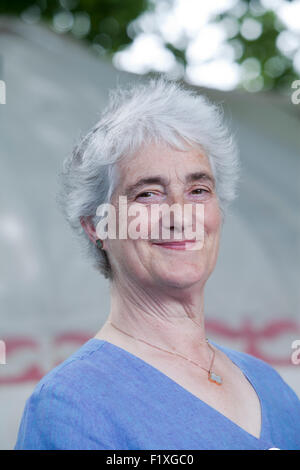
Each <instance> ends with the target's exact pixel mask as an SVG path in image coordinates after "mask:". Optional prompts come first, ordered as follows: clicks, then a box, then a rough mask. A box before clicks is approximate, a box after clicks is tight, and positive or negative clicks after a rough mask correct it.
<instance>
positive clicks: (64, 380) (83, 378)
mask: <svg viewBox="0 0 300 470" xmlns="http://www.w3.org/2000/svg"><path fill="white" fill-rule="evenodd" d="M103 346H104V341H101V340H96V339H95V340H94V339H91V340H88V341H87V342H86V343H84V344H83V345H82V346H81V347H80V348H79V349H78V350H77V351H75V352H74V353H73V354H72V355H71V356H69V357H68V358H67V359H66V360H64V361H63V362H62V363H61V364H59V365H58V366H56V367H55V368H53V369H52V370H51V371H50V372H48V373H47V374H46V375H45V376H44V377H43V378H42V379H41V380H40V381H39V382H38V383H37V384H36V385H35V387H34V389H33V391H32V393H31V395H30V396H29V398H28V399H27V400H26V403H25V408H24V412H23V415H22V419H21V423H20V427H19V432H18V438H17V442H16V446H15V449H55V448H70V449H73V448H78V449H81V448H90V449H93V448H95V446H96V448H101V445H102V444H101V442H97V443H95V442H94V441H93V440H89V438H88V437H87V436H90V429H89V427H93V426H94V427H96V426H98V427H99V423H98V422H97V423H96V421H97V419H100V417H101V419H103V420H104V418H103V416H104V415H105V410H106V408H107V407H109V403H107V402H108V401H109V396H110V395H109V393H108V391H109V389H110V388H111V387H110V385H109V381H108V380H106V378H105V377H107V376H108V375H109V374H106V373H105V372H106V371H107V370H108V368H109V367H110V364H107V361H106V360H103V359H104V358H105V359H106V356H104V355H103V354H102V353H101V351H102V348H103ZM108 357H109V356H108ZM100 405H101V406H100ZM95 410H97V413H96V412H95ZM82 416H85V417H86V419H83V418H82ZM74 423H77V424H76V425H74ZM106 427H108V425H106ZM100 440H101V433H100ZM103 445H104V444H103ZM81 446H83V447H81ZM99 446H100V447H99ZM103 448H110V443H109V442H106V443H105V447H103Z"/></svg>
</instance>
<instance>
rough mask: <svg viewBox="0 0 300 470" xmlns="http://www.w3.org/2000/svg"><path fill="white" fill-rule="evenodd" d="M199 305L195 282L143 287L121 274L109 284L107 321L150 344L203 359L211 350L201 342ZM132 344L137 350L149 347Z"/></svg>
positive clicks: (201, 291)
mask: <svg viewBox="0 0 300 470" xmlns="http://www.w3.org/2000/svg"><path fill="white" fill-rule="evenodd" d="M203 305H204V286H203V285H199V283H197V284H195V285H192V286H189V287H188V288H187V287H185V288H178V287H176V288H170V287H169V286H168V287H167V288H166V287H165V288H163V287H162V286H156V287H153V285H151V287H147V286H145V285H144V284H143V286H142V285H138V284H137V283H136V282H133V281H132V280H131V279H130V277H127V278H126V279H125V278H124V276H122V279H120V278H119V279H118V278H116V279H115V280H114V281H113V282H112V283H111V310H110V314H109V316H108V321H111V322H112V323H113V324H114V325H116V326H117V327H118V328H120V329H122V330H123V331H125V332H126V333H128V334H130V335H133V336H135V337H136V338H140V339H143V340H145V341H147V342H149V343H151V344H152V345H155V346H158V347H161V348H164V349H166V350H168V351H171V352H175V351H176V352H178V353H180V354H182V355H184V356H185V357H188V358H189V359H191V360H194V361H196V362H197V361H199V360H200V359H201V358H202V359H204V360H205V362H207V361H209V358H210V357H211V351H209V348H208V346H207V344H206V342H205V338H206V334H205V325H204V316H203ZM120 335H123V333H121V332H120ZM123 336H124V335H123ZM126 337H127V335H126ZM127 338H128V337H127ZM132 341H133V342H134V341H135V340H133V339H132ZM135 343H139V344H138V345H137V348H139V350H144V349H145V348H146V349H147V351H149V348H150V349H151V347H150V346H148V345H144V344H142V346H141V343H140V342H139V341H138V342H135ZM141 348H142V349H141ZM143 348H144V349H143ZM165 354H166V353H164V355H165Z"/></svg>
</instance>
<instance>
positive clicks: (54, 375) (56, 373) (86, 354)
mask: <svg viewBox="0 0 300 470" xmlns="http://www.w3.org/2000/svg"><path fill="white" fill-rule="evenodd" d="M104 344H105V341H103V340H101V339H96V338H91V339H89V340H87V341H86V342H85V343H84V344H82V346H80V347H79V348H78V349H77V350H76V351H74V352H73V353H72V354H71V355H70V356H68V357H67V358H66V359H65V360H64V361H63V362H61V363H60V364H58V365H57V366H56V367H54V368H53V369H51V370H50V371H49V372H48V373H47V374H45V375H44V376H43V377H42V378H41V379H40V381H39V382H38V383H37V384H36V385H35V387H34V391H33V393H35V394H36V393H39V392H40V391H41V390H44V391H45V390H47V389H48V388H51V387H53V386H60V387H64V386H65V387H68V386H71V387H72V388H74V387H76V383H78V384H80V386H81V390H82V386H83V385H85V386H87V385H88V384H89V383H90V382H91V381H93V379H94V380H98V381H99V375H102V376H104V375H105V371H106V370H108V369H110V368H111V364H108V363H107V360H109V357H108V356H107V355H106V354H105V348H104ZM82 379H83V380H82Z"/></svg>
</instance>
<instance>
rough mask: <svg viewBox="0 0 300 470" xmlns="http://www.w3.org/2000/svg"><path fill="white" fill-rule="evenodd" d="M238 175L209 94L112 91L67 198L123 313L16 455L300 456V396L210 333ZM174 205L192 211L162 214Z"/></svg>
mask: <svg viewBox="0 0 300 470" xmlns="http://www.w3.org/2000/svg"><path fill="white" fill-rule="evenodd" d="M238 173H239V159H238V152H237V148H236V144H235V141H234V139H233V138H232V136H231V134H230V132H229V130H228V128H227V126H226V125H225V122H224V118H223V112H222V110H221V109H220V108H219V107H218V106H217V105H215V104H213V103H211V102H210V101H209V100H208V99H207V98H205V97H203V96H201V95H198V94H197V93H196V92H194V91H191V90H189V89H186V88H185V87H184V86H183V85H181V84H179V83H177V82H172V81H167V80H166V79H164V78H162V77H158V78H156V79H153V78H152V79H150V80H148V81H147V82H146V83H145V84H143V82H141V83H137V84H135V85H134V86H131V87H128V88H119V89H116V90H115V92H113V93H111V95H110V101H109V105H108V107H107V108H106V109H105V110H104V112H103V115H102V118H101V120H100V121H99V122H98V123H97V124H96V126H95V127H94V128H93V129H92V130H91V131H90V132H89V133H88V135H87V136H86V137H85V138H83V140H82V141H81V142H80V144H79V145H78V146H77V147H76V149H75V151H74V152H73V155H72V157H71V158H69V159H67V161H66V162H65V165H64V167H63V171H62V183H63V191H62V197H61V201H62V203H63V207H64V211H65V214H66V216H67V218H68V220H69V222H70V223H71V225H72V226H73V227H74V228H75V229H77V230H79V232H80V234H81V236H82V240H83V241H84V242H85V244H86V248H87V249H88V252H89V254H90V255H91V256H92V257H93V260H94V264H95V267H96V268H97V270H98V271H99V272H101V273H102V274H103V275H104V276H105V277H106V278H108V279H109V280H110V289H111V310H110V312H109V315H108V317H107V320H106V321H105V323H104V325H103V326H102V328H101V329H100V330H99V332H97V333H96V334H95V336H94V337H93V338H91V339H89V340H88V341H87V342H86V343H85V344H83V345H82V347H81V348H80V349H79V350H77V351H76V352H75V353H74V354H73V355H72V356H70V357H69V358H67V359H66V360H65V361H64V362H63V363H61V364H60V365H58V366H57V367H56V368H54V369H53V370H52V371H50V372H49V373H48V374H47V375H46V376H45V377H43V379H42V380H41V381H40V382H39V383H38V384H37V385H36V387H35V389H34V391H33V393H32V395H31V396H30V397H29V399H28V400H27V402H26V407H25V410H24V414H23V418H22V422H21V425H20V429H19V434H18V440H17V443H16V446H15V449H122V450H126V449H127V450H128V449H270V448H279V449H300V401H299V399H298V398H297V396H296V394H295V393H294V392H293V391H292V389H291V388H290V387H289V386H288V385H287V384H286V383H285V382H284V381H283V380H282V378H281V377H280V375H279V374H278V373H277V372H276V371H275V370H274V369H273V368H272V367H270V366H269V365H268V364H266V363H265V362H263V361H261V360H259V359H257V358H255V357H253V356H250V355H247V354H245V353H242V352H238V351H234V350H232V349H229V348H227V347H223V346H220V345H218V344H216V343H215V342H214V341H212V340H208V339H207V337H206V330H205V320H204V287H205V284H206V281H207V279H208V278H209V276H210V275H211V273H212V272H213V270H214V267H215V265H216V261H217V257H218V249H219V242H220V236H221V231H222V226H223V222H224V218H225V216H226V209H227V207H228V205H229V203H230V202H231V201H232V200H233V199H234V197H235V194H236V184H237V179H238ZM104 203H106V204H107V206H103V204H104ZM125 203H126V208H125V209H126V211H125V212H124V204H125ZM108 204H109V205H108ZM163 205H164V207H169V208H171V207H173V208H174V207H176V208H177V209H178V207H179V208H181V209H185V207H186V206H189V207H190V208H192V210H191V211H190V213H189V214H188V211H187V212H186V213H185V212H184V211H183V210H182V211H181V212H180V211H178V210H177V211H175V210H172V211H170V213H169V217H166V216H165V214H163V211H161V212H160V211H157V212H156V213H154V211H152V209H153V208H154V207H156V208H161V207H162V206H163ZM99 207H100V209H99ZM103 207H105V208H106V212H105V211H103ZM107 208H112V209H113V210H108V209H107ZM138 209H140V212H141V216H140V217H138V218H135V217H134V214H135V213H136V212H138V211H137V210H138ZM196 209H200V210H198V211H197V210H196ZM104 214H106V215H104ZM108 214H109V215H108ZM124 214H125V215H124ZM105 217H106V219H105ZM105 220H106V222H105V223H106V228H108V230H106V232H105V230H104V226H103V225H102V226H101V222H103V221H105ZM198 222H199V224H198ZM132 224H133V225H132ZM134 224H135V228H136V230H135V231H134V230H133V226H134ZM197 224H198V225H197ZM196 226H197V230H196V229H195V227H196ZM124 227H125V228H124ZM130 227H131V234H130V233H129V232H130V230H129V228H130ZM110 228H111V230H109V229H110ZM150 228H151V230H150ZM187 228H189V229H190V231H189V232H188V236H187V235H185V233H186V229H187ZM114 229H116V230H114ZM152 229H153V231H154V232H155V233H156V235H155V236H153V231H152ZM155 229H156V230H155ZM163 229H164V230H163ZM121 232H122V236H120V233H121ZM163 232H164V233H167V235H168V236H167V237H166V236H163ZM145 233H146V234H147V236H142V234H145ZM139 234H140V236H139ZM136 235H137V236H136ZM254 295H255V293H254ZM83 313H84V312H83Z"/></svg>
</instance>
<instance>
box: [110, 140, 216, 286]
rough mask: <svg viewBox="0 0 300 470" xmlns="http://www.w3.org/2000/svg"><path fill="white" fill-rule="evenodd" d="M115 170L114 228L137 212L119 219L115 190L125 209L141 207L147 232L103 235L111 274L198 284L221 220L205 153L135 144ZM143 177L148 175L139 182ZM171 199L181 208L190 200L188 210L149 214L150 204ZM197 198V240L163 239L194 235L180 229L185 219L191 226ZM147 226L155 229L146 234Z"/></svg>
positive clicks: (208, 267) (207, 269) (210, 261)
mask: <svg viewBox="0 0 300 470" xmlns="http://www.w3.org/2000/svg"><path fill="white" fill-rule="evenodd" d="M118 171H119V183H118V185H117V187H116V190H115V192H114V194H113V199H112V203H113V205H114V206H115V208H116V216H117V217H116V226H117V233H118V232H119V229H120V226H119V223H121V225H123V224H124V222H126V223H127V226H128V228H129V226H130V224H131V223H132V221H133V220H134V219H135V220H136V221H137V218H136V217H134V216H132V215H131V216H126V219H127V220H126V221H125V220H124V218H123V219H121V222H119V213H120V210H121V206H120V205H119V196H126V198H127V199H126V203H127V214H128V211H129V210H130V207H131V208H132V209H133V207H135V208H136V209H139V208H142V210H143V211H144V212H143V214H144V216H143V217H142V218H140V219H139V222H141V224H144V225H143V227H144V228H145V224H146V225H147V227H148V235H147V236H148V238H147V239H143V238H138V239H133V238H132V237H131V236H130V235H129V236H128V234H129V230H128V231H127V238H125V239H118V238H116V239H110V238H107V239H106V240H104V248H105V249H106V251H107V253H108V256H109V260H110V263H111V266H112V269H113V274H114V276H115V275H116V274H117V277H119V278H120V279H126V278H127V279H128V278H130V279H131V280H132V281H133V282H136V283H139V284H140V285H142V286H143V285H144V286H150V287H151V286H152V287H155V286H156V287H159V288H164V287H166V288H171V287H177V288H178V287H182V288H184V287H190V286H192V285H195V284H200V285H204V283H205V281H206V280H207V278H208V277H209V275H210V274H211V272H212V271H213V269H214V267H215V264H216V260H217V255H218V248H219V239H220V231H221V224H222V220H221V212H220V209H219V205H218V199H217V195H216V192H215V187H214V177H213V173H212V170H211V167H210V164H209V161H208V158H207V157H206V156H205V155H204V153H203V152H201V150H199V149H195V148H191V149H190V150H188V151H184V152H182V151H179V150H173V149H171V148H170V147H168V146H167V145H154V144H152V145H151V146H147V147H145V148H144V149H142V150H140V151H139V152H138V154H137V155H135V156H134V157H132V158H131V159H129V160H123V161H120V162H119V163H118ZM199 174H201V175H202V176H201V175H199ZM150 178H152V180H150ZM145 179H148V180H149V181H144V182H141V180H145ZM136 183H139V185H138V186H137V185H136ZM124 200H125V199H123V202H124ZM175 203H176V204H179V205H180V206H181V208H182V211H183V213H184V211H185V207H186V206H185V205H186V204H189V205H192V206H190V207H192V216H185V217H183V218H182V217H180V213H177V214H178V215H177V216H173V215H172V212H171V217H170V219H168V218H163V217H162V213H160V215H159V216H158V215H157V213H159V212H156V216H154V215H153V214H154V212H152V215H151V208H152V206H156V208H158V207H161V206H162V204H167V205H168V207H169V206H172V205H173V204H175ZM199 204H200V205H202V209H204V220H203V219H202V227H203V236H204V239H203V243H201V241H198V245H196V244H195V243H193V242H192V243H187V244H183V243H182V242H181V244H177V245H176V244H172V245H170V244H167V242H168V240H171V241H172V240H174V239H175V241H176V237H179V235H178V234H179V232H180V233H181V235H180V238H179V241H180V240H186V239H189V240H191V239H192V238H194V239H195V238H196V235H194V236H193V237H191V236H189V237H186V236H185V234H184V230H185V229H186V227H187V225H189V226H190V228H192V229H193V230H195V228H196V219H195V217H196V207H197V206H199ZM123 209H124V206H123ZM152 210H153V209H152ZM198 210H199V208H198ZM202 213H203V212H202ZM122 214H124V211H123V212H122ZM132 214H133V213H132ZM145 214H146V215H147V217H145ZM186 214H188V212H186ZM190 214H191V213H190ZM199 214H201V211H200V212H198V215H199ZM123 217H124V215H123ZM151 217H152V218H151ZM200 219H201V217H200ZM200 219H198V220H200ZM141 224H140V225H138V228H140V226H141ZM162 226H164V230H168V229H169V237H168V238H167V239H166V238H165V233H168V232H164V235H163V233H162ZM131 227H132V225H131ZM151 228H152V230H153V229H154V228H156V230H159V232H156V234H155V237H151ZM153 233H154V232H152V234H153ZM175 233H176V235H175ZM157 242H160V243H157ZM161 242H163V243H161ZM177 242H178V238H177ZM197 246H201V248H197Z"/></svg>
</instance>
